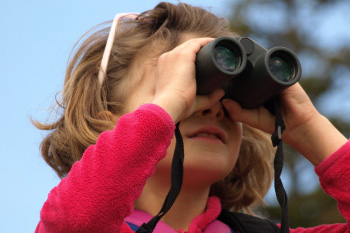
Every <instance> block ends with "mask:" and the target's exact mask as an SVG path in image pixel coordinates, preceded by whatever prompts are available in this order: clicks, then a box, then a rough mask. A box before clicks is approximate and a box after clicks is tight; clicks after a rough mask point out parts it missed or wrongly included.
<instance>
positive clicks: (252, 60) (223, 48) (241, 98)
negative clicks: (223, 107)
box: [196, 37, 301, 108]
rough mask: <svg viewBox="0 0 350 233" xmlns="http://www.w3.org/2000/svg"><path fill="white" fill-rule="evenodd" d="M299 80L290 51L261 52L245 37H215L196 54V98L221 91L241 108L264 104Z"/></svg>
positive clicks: (258, 46)
mask: <svg viewBox="0 0 350 233" xmlns="http://www.w3.org/2000/svg"><path fill="white" fill-rule="evenodd" d="M300 77H301V65H300V62H299V59H298V58H297V56H296V55H295V53H294V52H292V51H291V50H290V49H288V48H285V47H280V46H279V47H274V48H272V49H270V50H267V49H265V48H264V47H262V46H261V45H259V44H258V43H256V42H255V41H253V40H252V39H250V38H247V37H219V38H217V39H215V40H213V41H211V42H210V43H208V44H207V45H205V46H204V47H203V48H201V50H200V51H199V52H198V53H197V57H196V79H197V94H198V95H207V94H209V93H211V92H212V91H214V90H215V89H218V88H222V89H224V90H225V93H226V94H225V98H230V99H233V100H235V101H237V102H238V103H240V104H241V106H242V107H244V108H255V107H258V106H260V105H264V104H266V103H267V102H268V101H269V100H271V99H272V98H273V97H276V96H277V95H278V94H279V93H280V92H281V90H283V89H285V88H286V87H289V86H291V85H293V84H294V83H296V82H297V81H298V80H299V79H300Z"/></svg>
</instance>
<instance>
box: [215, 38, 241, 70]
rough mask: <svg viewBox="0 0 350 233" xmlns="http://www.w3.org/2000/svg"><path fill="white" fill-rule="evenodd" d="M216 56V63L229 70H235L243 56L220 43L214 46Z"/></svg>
mask: <svg viewBox="0 0 350 233" xmlns="http://www.w3.org/2000/svg"><path fill="white" fill-rule="evenodd" d="M214 57H215V61H216V63H217V64H218V65H219V66H220V67H221V68H222V69H224V70H226V71H229V72H233V71H235V70H236V69H237V68H238V67H239V65H240V59H241V56H240V55H239V53H237V51H234V50H231V49H229V48H227V47H226V46H223V45H219V46H216V47H215V48H214Z"/></svg>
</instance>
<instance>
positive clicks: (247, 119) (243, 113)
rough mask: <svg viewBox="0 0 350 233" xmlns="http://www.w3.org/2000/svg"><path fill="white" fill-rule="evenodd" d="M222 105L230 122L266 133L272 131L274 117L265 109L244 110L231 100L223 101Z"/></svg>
mask: <svg viewBox="0 0 350 233" xmlns="http://www.w3.org/2000/svg"><path fill="white" fill-rule="evenodd" d="M222 104H223V105H224V107H225V109H226V110H227V112H228V114H229V116H230V118H231V119H232V120H234V121H237V122H242V123H244V124H247V125H249V126H251V127H254V128H257V129H260V130H262V131H264V132H267V133H272V132H273V131H274V125H275V124H274V123H275V117H274V116H273V115H272V114H271V113H270V112H269V111H268V110H267V109H266V108H264V107H262V106H260V107H258V108H254V109H245V108H242V107H241V105H240V104H239V103H237V102H236V101H234V100H231V99H225V100H223V101H222Z"/></svg>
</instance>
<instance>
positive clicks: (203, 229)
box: [124, 196, 231, 233]
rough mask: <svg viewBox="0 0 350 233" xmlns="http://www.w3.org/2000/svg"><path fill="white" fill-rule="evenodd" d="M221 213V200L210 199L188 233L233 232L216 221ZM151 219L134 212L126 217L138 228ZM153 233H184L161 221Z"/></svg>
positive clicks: (212, 197)
mask: <svg viewBox="0 0 350 233" xmlns="http://www.w3.org/2000/svg"><path fill="white" fill-rule="evenodd" d="M220 212H221V203H220V199H219V198H217V197H215V196H211V197H209V198H208V201H207V207H206V209H205V211H204V212H203V213H202V214H200V215H198V216H197V217H195V218H194V219H193V220H192V222H191V224H190V226H189V229H188V233H214V232H223V233H225V232H227V233H229V232H231V231H230V228H229V227H228V226H227V225H226V224H224V223H222V222H220V221H219V220H217V219H216V218H217V217H218V216H219V214H220ZM151 218H152V216H151V215H150V214H148V213H146V212H144V211H141V210H134V211H133V212H132V213H131V215H130V216H129V217H126V218H125V219H124V221H125V222H127V223H131V224H134V225H137V226H141V225H142V224H143V223H144V222H148V221H149V220H150V219H151ZM153 232H154V233H158V232H162V233H176V232H184V231H182V230H181V229H180V230H177V231H176V230H174V229H173V228H171V227H170V226H169V225H167V224H166V223H164V222H162V221H159V223H158V224H157V226H156V228H155V229H154V231H153Z"/></svg>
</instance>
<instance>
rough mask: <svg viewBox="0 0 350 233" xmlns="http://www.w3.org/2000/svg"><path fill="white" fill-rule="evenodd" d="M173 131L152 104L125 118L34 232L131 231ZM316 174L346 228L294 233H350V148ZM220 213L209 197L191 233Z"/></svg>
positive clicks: (55, 193)
mask: <svg viewBox="0 0 350 233" xmlns="http://www.w3.org/2000/svg"><path fill="white" fill-rule="evenodd" d="M174 130H175V125H174V123H173V121H172V119H171V118H170V116H169V115H168V114H167V113H166V112H165V111H164V110H163V109H162V108H160V107H158V106H156V105H153V104H146V105H143V106H141V107H140V108H138V109H137V110H136V111H135V112H133V113H130V114H127V115H125V116H123V117H121V118H120V119H119V121H118V124H117V125H116V127H115V129H114V130H112V131H106V132H103V133H102V134H101V135H100V137H99V139H98V140H97V142H96V145H92V146H90V147H88V148H87V149H86V151H85V153H84V155H83V157H82V159H81V160H80V161H78V162H76V163H75V164H74V165H73V167H72V169H71V171H70V172H69V174H68V175H67V177H65V178H63V179H62V180H61V182H60V183H59V185H58V186H56V187H54V188H53V189H52V190H51V192H50V193H49V195H48V199H47V200H46V202H45V203H44V205H43V207H42V209H41V212H40V222H39V224H38V226H37V228H36V231H35V232H37V233H39V232H40V233H43V232H55V233H56V232H64V233H68V232H104V233H108V232H123V233H127V232H133V231H132V230H131V229H130V227H129V226H128V225H127V224H126V223H125V222H124V219H125V218H126V217H128V216H129V218H130V216H132V215H134V214H135V212H133V203H134V201H135V200H136V199H137V198H138V197H139V196H140V194H141V192H142V189H143V187H144V185H145V183H146V180H147V178H149V177H150V176H151V175H152V174H153V173H154V172H155V166H156V164H157V163H158V162H159V161H160V160H161V159H162V158H164V157H165V155H166V152H167V148H168V146H169V144H170V141H171V139H172V137H173V135H174ZM316 173H317V174H318V175H319V177H320V182H321V185H322V187H323V189H324V190H325V191H326V192H327V193H328V194H329V195H331V196H332V197H333V198H335V199H336V200H337V201H338V207H339V210H340V213H341V214H342V215H343V216H344V217H345V219H346V220H347V223H346V224H333V225H321V226H317V227H314V228H307V229H304V228H297V229H294V230H291V232H294V233H295V232H298V233H304V232H305V233H306V232H317V233H322V232H327V233H331V232H334V233H338V232H339V233H340V232H350V226H349V219H350V182H348V181H349V178H350V143H349V142H348V143H346V144H345V145H344V146H343V147H342V148H340V149H339V150H338V151H337V152H335V153H334V154H333V155H331V156H330V157H329V158H328V159H327V160H326V161H324V162H323V163H321V164H320V165H319V166H318V167H316ZM210 203H214V204H210ZM220 209H221V206H220V205H219V201H218V199H217V198H210V199H209V200H208V206H207V210H206V211H205V212H204V213H203V214H201V215H200V216H198V217H196V218H195V219H194V220H193V221H192V223H191V225H190V228H189V232H191V233H192V232H196V233H200V232H203V231H205V229H206V228H209V226H213V225H212V224H211V223H212V220H213V219H215V218H216V217H217V216H218V215H219V213H220Z"/></svg>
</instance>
